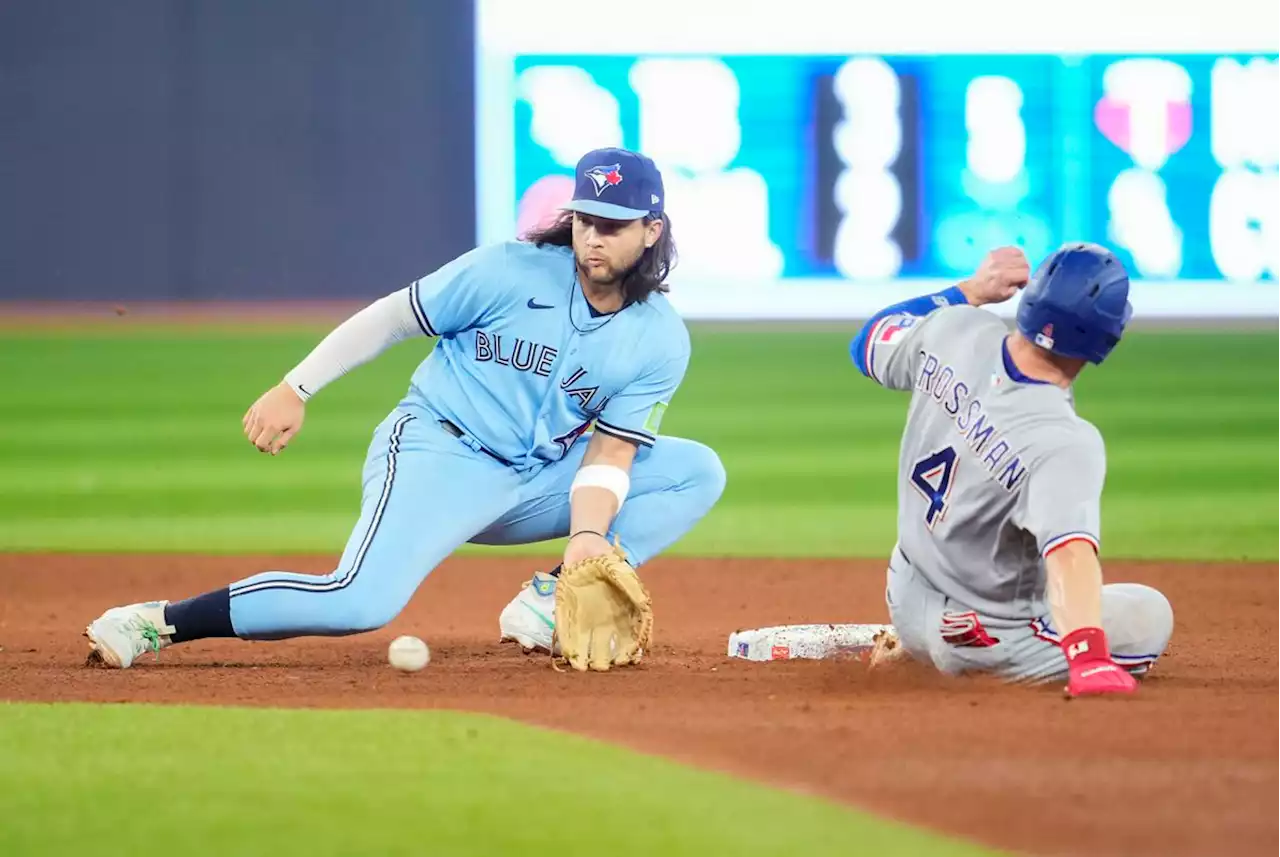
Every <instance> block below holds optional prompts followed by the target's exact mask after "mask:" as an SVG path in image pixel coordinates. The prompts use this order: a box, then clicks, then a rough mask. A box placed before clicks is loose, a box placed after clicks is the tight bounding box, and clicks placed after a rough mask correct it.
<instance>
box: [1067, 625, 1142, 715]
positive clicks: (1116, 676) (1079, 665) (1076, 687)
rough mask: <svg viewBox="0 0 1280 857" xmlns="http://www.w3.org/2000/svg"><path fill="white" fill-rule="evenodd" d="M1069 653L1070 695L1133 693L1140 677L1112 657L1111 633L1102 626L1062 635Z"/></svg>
mask: <svg viewBox="0 0 1280 857" xmlns="http://www.w3.org/2000/svg"><path fill="white" fill-rule="evenodd" d="M1062 652H1063V654H1065V655H1066V656H1067V696H1069V697H1072V698H1075V697H1077V696H1098V695H1101V694H1104V693H1133V692H1135V691H1136V690H1137V689H1138V681H1137V679H1135V678H1134V677H1133V676H1131V675H1129V673H1127V672H1125V670H1124V668H1123V667H1121V666H1119V665H1118V664H1116V662H1115V661H1113V660H1111V650H1110V649H1108V648H1107V635H1106V634H1104V633H1103V631H1102V629H1101V628H1077V629H1076V630H1074V631H1072V632H1071V633H1070V634H1068V635H1067V636H1065V637H1063V638H1062Z"/></svg>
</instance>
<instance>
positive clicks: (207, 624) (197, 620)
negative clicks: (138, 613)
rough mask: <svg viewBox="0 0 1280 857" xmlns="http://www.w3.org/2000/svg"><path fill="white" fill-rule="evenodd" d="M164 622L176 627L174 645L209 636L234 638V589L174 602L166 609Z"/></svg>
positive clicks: (218, 590) (216, 591)
mask: <svg viewBox="0 0 1280 857" xmlns="http://www.w3.org/2000/svg"><path fill="white" fill-rule="evenodd" d="M164 621H165V624H166V625H172V626H173V628H174V632H173V641H174V642H175V643H185V642H187V641H189V640H201V639H204V638H206V637H234V636H235V635H236V632H235V631H234V630H233V629H232V627H231V589H230V587H223V588H222V589H215V590H214V591H213V592H206V593H205V594H204V595H197V596H196V597H195V598H188V599H186V600H185V601H174V602H172V603H170V604H169V605H168V606H167V607H165V608H164Z"/></svg>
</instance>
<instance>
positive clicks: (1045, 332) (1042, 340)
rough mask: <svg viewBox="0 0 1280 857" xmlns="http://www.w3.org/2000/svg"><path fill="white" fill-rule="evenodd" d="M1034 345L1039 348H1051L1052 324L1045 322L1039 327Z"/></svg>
mask: <svg viewBox="0 0 1280 857" xmlns="http://www.w3.org/2000/svg"><path fill="white" fill-rule="evenodd" d="M1036 345H1039V346H1040V347H1041V348H1049V349H1051V348H1053V325H1052V324H1046V325H1045V326H1044V327H1042V328H1040V332H1039V333H1037V334H1036Z"/></svg>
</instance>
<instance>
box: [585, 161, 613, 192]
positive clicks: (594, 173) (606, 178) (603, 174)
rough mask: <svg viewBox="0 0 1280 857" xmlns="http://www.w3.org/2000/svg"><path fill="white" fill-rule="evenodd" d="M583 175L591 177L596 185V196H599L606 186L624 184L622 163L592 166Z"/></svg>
mask: <svg viewBox="0 0 1280 857" xmlns="http://www.w3.org/2000/svg"><path fill="white" fill-rule="evenodd" d="M583 175H585V176H586V177H587V178H589V179H591V183H592V184H593V185H595V186H596V196H599V195H600V194H601V193H603V192H604V189H605V188H607V187H615V186H616V185H620V184H622V164H610V165H609V166H604V167H592V168H591V169H589V170H587V171H586V172H585V173H583Z"/></svg>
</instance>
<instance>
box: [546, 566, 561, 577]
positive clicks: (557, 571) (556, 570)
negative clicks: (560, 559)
mask: <svg viewBox="0 0 1280 857" xmlns="http://www.w3.org/2000/svg"><path fill="white" fill-rule="evenodd" d="M547 574H549V575H551V576H552V577H559V576H560V566H559V565H557V566H556V567H555V568H553V569H551V570H550V571H548V572H547Z"/></svg>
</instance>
